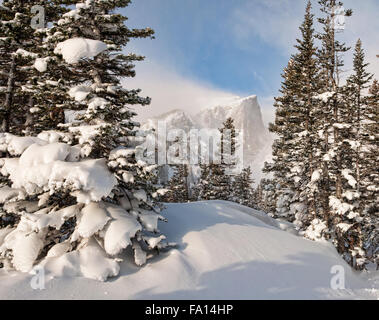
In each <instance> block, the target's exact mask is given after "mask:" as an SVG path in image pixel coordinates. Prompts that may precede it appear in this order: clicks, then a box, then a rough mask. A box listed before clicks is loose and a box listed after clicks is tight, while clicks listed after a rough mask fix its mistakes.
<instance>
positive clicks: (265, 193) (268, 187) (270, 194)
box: [254, 179, 277, 218]
mask: <svg viewBox="0 0 379 320" xmlns="http://www.w3.org/2000/svg"><path fill="white" fill-rule="evenodd" d="M254 199H255V202H256V204H257V205H256V208H257V209H258V210H262V211H264V212H266V213H267V214H268V215H270V216H271V217H275V218H277V215H276V198H275V185H274V181H273V180H272V179H261V181H260V183H259V185H258V186H257V188H256V189H255V192H254Z"/></svg>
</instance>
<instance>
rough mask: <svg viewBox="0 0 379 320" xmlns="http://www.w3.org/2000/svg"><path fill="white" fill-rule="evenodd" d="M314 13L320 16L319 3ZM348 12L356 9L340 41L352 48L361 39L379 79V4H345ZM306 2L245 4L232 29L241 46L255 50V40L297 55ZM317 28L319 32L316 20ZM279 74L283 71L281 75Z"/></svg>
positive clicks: (366, 1) (373, 1)
mask: <svg viewBox="0 0 379 320" xmlns="http://www.w3.org/2000/svg"><path fill="white" fill-rule="evenodd" d="M313 6H314V7H313V12H314V13H315V15H316V16H318V15H319V12H318V9H319V7H318V4H317V1H313ZM344 6H345V8H352V9H353V11H354V14H353V16H352V17H350V18H347V19H346V26H345V30H344V32H343V33H341V35H340V37H341V39H343V40H344V41H345V42H346V44H347V45H348V46H351V47H354V45H355V42H356V41H357V40H358V38H361V40H362V41H363V46H364V49H365V51H366V58H367V61H368V62H369V63H370V67H369V71H370V72H371V73H374V74H375V75H376V77H379V59H378V58H377V57H376V55H377V54H379V46H378V40H379V36H378V30H379V19H378V12H379V2H378V1H377V0H364V1H356V0H345V1H344ZM304 9H305V2H304V1H303V0H282V1H277V0H257V1H249V2H246V3H244V4H243V5H242V6H240V7H237V8H235V10H234V13H233V15H232V19H231V26H232V30H233V31H234V34H235V36H236V38H237V40H238V41H239V44H240V45H241V46H245V47H246V46H249V45H250V46H251V49H252V50H254V43H253V41H254V40H255V39H257V38H258V39H260V41H263V42H265V43H266V44H268V45H269V46H271V47H272V48H276V49H279V50H281V51H282V52H283V55H286V56H289V54H290V53H292V52H294V48H293V45H294V44H295V40H296V37H298V36H299V26H300V24H301V22H302V19H303V16H304ZM315 28H316V30H317V29H318V28H319V27H318V24H317V21H316V19H315ZM352 53H353V50H351V51H350V52H349V53H347V54H346V56H345V62H346V67H345V70H346V71H347V72H348V71H349V70H351V67H352ZM278 72H279V71H278Z"/></svg>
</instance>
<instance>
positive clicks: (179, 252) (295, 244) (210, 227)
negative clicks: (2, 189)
mask: <svg viewBox="0 0 379 320" xmlns="http://www.w3.org/2000/svg"><path fill="white" fill-rule="evenodd" d="M163 214H164V216H165V217H166V218H167V219H168V221H169V222H168V223H161V224H160V225H159V227H160V229H161V231H163V232H164V233H165V234H166V235H167V237H168V239H169V240H170V241H175V242H177V244H178V247H177V249H173V250H171V251H169V252H165V253H162V254H161V255H159V256H158V257H155V258H154V259H152V260H149V263H148V264H147V265H146V266H144V267H142V268H139V267H137V266H135V265H134V264H133V263H132V261H131V260H129V259H128V258H126V259H125V260H124V262H122V263H121V270H120V276H118V277H115V278H111V279H110V280H109V281H107V282H98V281H94V280H89V279H84V278H75V277H70V274H69V273H67V274H66V275H65V272H64V270H62V274H63V275H65V276H63V277H57V278H54V279H52V275H51V274H50V273H49V272H48V271H47V272H46V284H45V290H33V289H32V288H31V286H30V281H31V279H32V275H29V274H21V273H17V272H10V273H8V274H6V273H5V271H4V270H0V283H1V286H0V299H378V298H379V290H378V289H379V288H378V285H379V274H378V273H369V274H367V273H366V274H359V273H356V272H354V271H352V270H351V268H350V267H349V266H348V265H347V264H346V263H345V262H344V261H343V260H342V259H341V258H340V257H339V256H338V254H337V253H336V251H335V249H334V248H333V247H332V246H331V245H329V244H327V243H316V242H312V241H309V240H305V239H302V238H300V237H297V236H296V235H295V234H294V233H295V232H294V231H293V230H292V231H291V226H290V225H288V224H286V223H278V222H277V221H275V220H272V219H271V218H269V217H267V216H266V215H265V214H263V213H261V212H258V211H255V210H253V209H249V208H246V207H243V206H240V205H237V204H234V203H230V202H224V201H208V202H197V203H188V204H169V205H167V209H166V210H164V212H163ZM283 230H287V231H283ZM288 231H289V232H288ZM84 258H85V257H84ZM84 258H83V259H84ZM336 265H340V266H343V268H344V270H345V287H346V289H345V290H341V289H340V290H333V289H331V286H330V282H331V279H332V277H333V276H335V275H334V274H332V273H331V270H332V267H333V266H336Z"/></svg>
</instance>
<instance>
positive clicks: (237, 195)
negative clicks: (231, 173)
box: [231, 167, 256, 208]
mask: <svg viewBox="0 0 379 320" xmlns="http://www.w3.org/2000/svg"><path fill="white" fill-rule="evenodd" d="M253 183H254V181H253V179H252V178H251V169H250V167H247V168H244V169H243V170H242V172H241V173H240V174H237V175H236V176H235V177H234V181H233V184H232V190H233V194H232V198H231V200H232V201H234V202H237V203H239V204H242V205H243V206H246V207H250V208H256V203H255V201H254V200H255V199H254V192H253V188H252V184H253Z"/></svg>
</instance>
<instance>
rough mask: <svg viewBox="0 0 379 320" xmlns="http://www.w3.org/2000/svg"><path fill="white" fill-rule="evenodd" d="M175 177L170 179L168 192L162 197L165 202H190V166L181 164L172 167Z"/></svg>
mask: <svg viewBox="0 0 379 320" xmlns="http://www.w3.org/2000/svg"><path fill="white" fill-rule="evenodd" d="M171 168H172V169H173V170H174V175H173V176H172V178H171V179H170V181H169V183H168V186H167V189H168V191H167V192H166V193H165V195H164V196H163V197H162V199H161V200H162V201H163V202H172V203H184V202H188V201H189V200H190V196H189V185H188V165H187V164H179V165H175V166H172V167H171Z"/></svg>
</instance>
